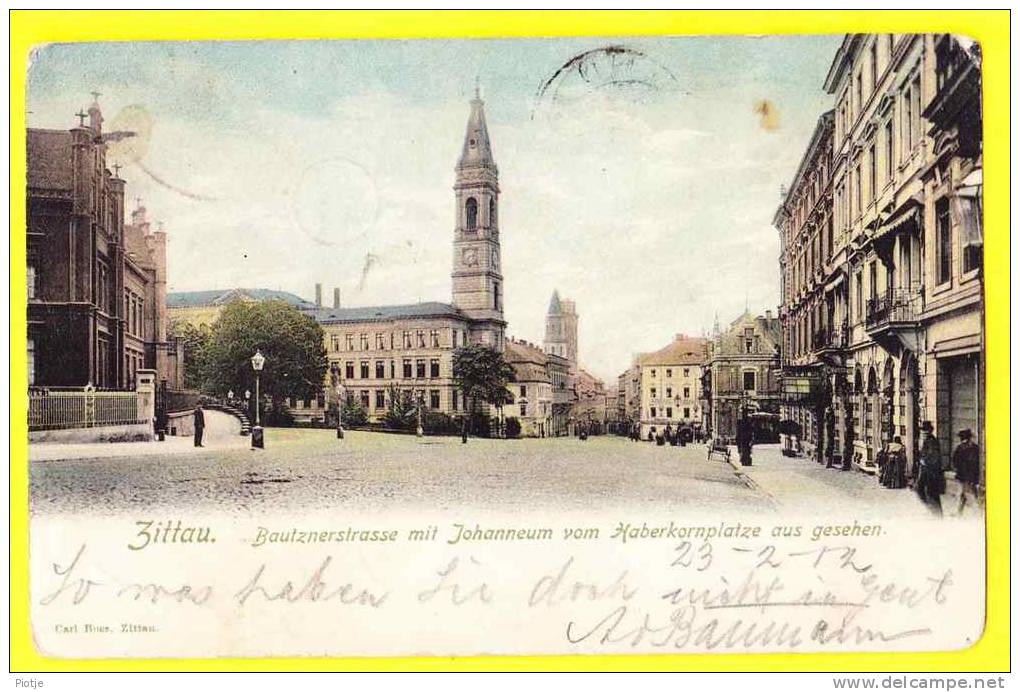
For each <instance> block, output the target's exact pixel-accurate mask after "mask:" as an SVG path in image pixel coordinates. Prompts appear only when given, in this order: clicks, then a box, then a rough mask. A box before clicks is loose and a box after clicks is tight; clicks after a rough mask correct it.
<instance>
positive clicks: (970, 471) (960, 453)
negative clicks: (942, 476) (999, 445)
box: [952, 428, 980, 514]
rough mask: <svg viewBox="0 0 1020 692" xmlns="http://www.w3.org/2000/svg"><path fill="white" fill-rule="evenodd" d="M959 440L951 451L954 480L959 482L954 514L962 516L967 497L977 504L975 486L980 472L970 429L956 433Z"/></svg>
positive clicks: (976, 448) (976, 450)
mask: <svg viewBox="0 0 1020 692" xmlns="http://www.w3.org/2000/svg"><path fill="white" fill-rule="evenodd" d="M956 435H957V437H959V438H960V444H958V445H956V449H954V450H953V457H952V461H953V469H954V470H955V471H956V480H958V481H960V504H959V506H958V507H957V510H956V513H957V514H963V506H964V505H965V504H966V502H967V495H968V494H969V495H971V497H973V498H974V502H975V503H977V484H978V480H979V475H980V470H979V468H978V446H977V445H976V444H974V442H973V440H972V439H971V438H972V437H973V436H974V434H973V433H972V432H971V431H970V428H964V429H963V430H961V431H960V432H958V433H956Z"/></svg>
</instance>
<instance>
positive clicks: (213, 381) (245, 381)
mask: <svg viewBox="0 0 1020 692" xmlns="http://www.w3.org/2000/svg"><path fill="white" fill-rule="evenodd" d="M256 349H258V350H260V351H262V355H263V356H265V357H266V364H265V367H264V368H263V370H262V373H261V375H260V378H259V379H260V393H261V394H262V396H268V397H270V399H271V400H272V402H273V405H274V407H276V406H277V405H278V404H279V403H280V402H282V401H283V400H284V399H286V398H288V397H295V398H298V399H302V398H306V397H314V396H318V395H319V393H320V392H321V391H322V387H323V382H324V380H325V376H326V349H325V347H324V346H323V338H322V327H321V326H319V323H318V322H316V321H315V319H313V318H312V317H310V316H308V315H305V314H304V313H302V312H301V311H300V310H298V309H297V308H295V307H293V306H292V305H288V304H287V303H285V302H284V301H281V300H270V301H264V302H247V301H234V302H232V303H230V304H228V305H227V306H226V307H224V308H223V312H221V313H220V317H219V319H217V320H216V322H215V323H214V324H213V327H212V332H211V334H210V335H209V339H208V341H207V342H206V344H205V346H204V347H203V349H202V389H203V390H204V391H206V392H208V393H210V394H216V395H221V396H222V395H223V394H226V393H227V392H228V391H230V390H233V391H234V392H243V391H245V390H246V389H247V390H251V392H252V393H253V394H254V392H255V374H254V372H253V371H252V367H251V357H252V355H254V353H255V350H256Z"/></svg>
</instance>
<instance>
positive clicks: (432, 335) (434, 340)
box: [429, 329, 439, 348]
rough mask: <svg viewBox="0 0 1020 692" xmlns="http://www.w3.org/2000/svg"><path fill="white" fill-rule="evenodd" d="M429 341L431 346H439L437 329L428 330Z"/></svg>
mask: <svg viewBox="0 0 1020 692" xmlns="http://www.w3.org/2000/svg"><path fill="white" fill-rule="evenodd" d="M429 343H430V344H432V348H439V330H438V329H432V330H430V331H429Z"/></svg>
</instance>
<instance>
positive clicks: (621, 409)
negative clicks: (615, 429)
mask: <svg viewBox="0 0 1020 692" xmlns="http://www.w3.org/2000/svg"><path fill="white" fill-rule="evenodd" d="M641 355H642V354H635V355H634V357H633V358H632V360H631V365H630V367H629V368H627V369H626V370H624V371H623V372H622V373H620V375H619V377H617V385H616V408H617V419H618V420H619V421H620V424H621V432H627V433H629V432H631V431H632V430H634V428H635V427H637V426H639V425H640V424H641V362H640V361H641Z"/></svg>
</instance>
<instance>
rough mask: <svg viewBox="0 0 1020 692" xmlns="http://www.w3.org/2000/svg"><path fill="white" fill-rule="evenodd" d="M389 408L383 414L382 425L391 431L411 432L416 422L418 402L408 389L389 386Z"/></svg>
mask: <svg viewBox="0 0 1020 692" xmlns="http://www.w3.org/2000/svg"><path fill="white" fill-rule="evenodd" d="M387 398H388V399H389V404H390V405H389V406H388V407H387V409H386V413H384V414H383V424H384V425H385V426H386V427H387V428H390V429H391V430H411V429H412V428H414V425H415V422H416V420H417V418H416V416H417V413H418V402H417V401H415V399H414V393H413V392H412V391H411V390H410V389H401V388H400V387H398V386H396V385H390V387H389V393H388V394H387Z"/></svg>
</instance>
